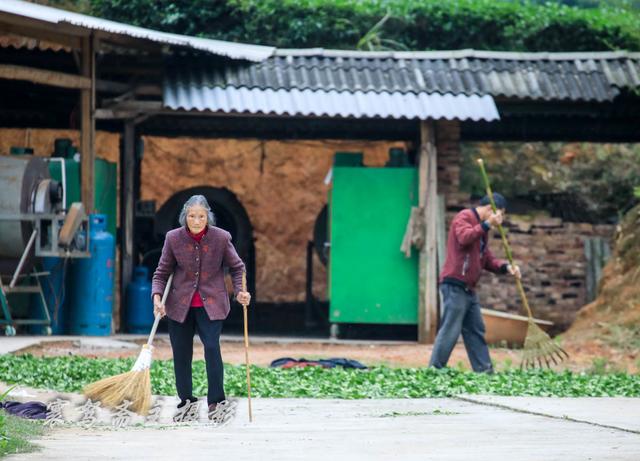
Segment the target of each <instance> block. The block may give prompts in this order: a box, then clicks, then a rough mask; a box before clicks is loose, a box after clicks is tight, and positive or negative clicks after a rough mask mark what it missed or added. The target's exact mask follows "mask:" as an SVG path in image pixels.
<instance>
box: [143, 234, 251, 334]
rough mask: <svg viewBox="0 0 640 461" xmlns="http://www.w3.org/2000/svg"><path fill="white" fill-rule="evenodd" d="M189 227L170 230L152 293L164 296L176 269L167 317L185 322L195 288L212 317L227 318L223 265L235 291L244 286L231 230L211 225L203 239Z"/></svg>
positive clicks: (239, 260)
mask: <svg viewBox="0 0 640 461" xmlns="http://www.w3.org/2000/svg"><path fill="white" fill-rule="evenodd" d="M188 232H189V231H188V230H187V228H186V227H180V228H178V229H173V230H171V231H169V232H167V235H166V237H165V240H164V246H163V247H162V256H160V261H159V262H158V268H157V269H156V271H155V272H154V273H153V279H152V281H151V297H152V298H153V296H154V295H155V294H159V295H160V296H162V294H163V293H164V288H165V286H166V285H167V280H168V279H169V276H170V275H171V273H173V274H174V275H173V282H172V284H171V290H170V291H169V295H168V296H167V300H166V302H165V310H166V314H167V317H169V318H170V319H173V320H175V321H177V322H180V323H182V322H184V320H185V318H186V317H187V314H188V313H189V309H190V304H191V299H192V298H193V295H194V293H195V292H196V290H198V291H199V292H200V297H201V298H202V302H203V304H204V309H205V310H206V311H207V314H208V315H209V318H210V319H211V320H221V319H225V318H227V315H229V310H230V309H231V306H230V305H229V295H228V294H227V289H226V286H225V283H224V268H225V267H228V268H229V272H230V273H231V278H232V280H233V291H234V292H235V294H236V295H237V294H238V293H239V292H240V291H241V290H242V273H243V272H244V270H245V267H244V263H243V262H242V259H240V257H239V256H238V253H237V252H236V249H235V248H234V246H233V244H232V243H231V234H230V233H229V232H227V231H225V230H223V229H220V228H219V227H214V226H209V229H208V230H207V232H206V233H205V234H204V236H203V237H202V240H201V241H200V243H198V242H196V241H195V240H194V239H192V238H191V236H190V235H189V234H188ZM198 309H200V308H198Z"/></svg>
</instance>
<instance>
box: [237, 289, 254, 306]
mask: <svg viewBox="0 0 640 461" xmlns="http://www.w3.org/2000/svg"><path fill="white" fill-rule="evenodd" d="M236 299H237V300H238V302H239V303H240V304H242V305H243V306H248V305H249V303H250V302H251V295H250V294H249V292H248V291H241V292H239V293H238V296H237V298H236Z"/></svg>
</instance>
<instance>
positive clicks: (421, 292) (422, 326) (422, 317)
mask: <svg viewBox="0 0 640 461" xmlns="http://www.w3.org/2000/svg"><path fill="white" fill-rule="evenodd" d="M423 124H424V123H423V122H421V127H420V132H421V138H422V137H423V131H424V130H423V128H422V125H423ZM428 158H429V155H428V152H427V146H426V144H425V143H424V142H422V139H421V143H420V157H419V160H418V205H419V206H420V208H421V209H422V210H423V216H424V209H425V204H426V202H427V168H428ZM418 258H419V259H418V261H419V262H418V342H420V343H422V344H424V343H426V341H427V338H428V336H429V331H428V323H427V309H426V290H425V288H426V284H425V281H426V279H427V250H426V245H423V246H422V248H421V249H420V255H419V256H418Z"/></svg>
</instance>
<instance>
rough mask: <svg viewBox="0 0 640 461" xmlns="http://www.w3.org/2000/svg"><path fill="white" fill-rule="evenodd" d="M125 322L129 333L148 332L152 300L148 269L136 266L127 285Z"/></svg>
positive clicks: (152, 318) (150, 325) (151, 323)
mask: <svg viewBox="0 0 640 461" xmlns="http://www.w3.org/2000/svg"><path fill="white" fill-rule="evenodd" d="M126 298H127V302H126V306H127V308H126V316H125V322H126V325H127V332H129V333H149V331H151V327H152V326H153V321H154V320H155V317H154V316H153V301H152V300H151V282H150V281H149V269H147V268H146V267H145V266H137V267H136V268H135V269H134V272H133V280H132V281H131V283H129V285H127V293H126Z"/></svg>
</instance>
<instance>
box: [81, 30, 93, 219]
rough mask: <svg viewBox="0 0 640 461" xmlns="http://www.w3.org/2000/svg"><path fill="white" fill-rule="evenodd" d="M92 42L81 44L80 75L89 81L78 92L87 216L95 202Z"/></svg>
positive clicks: (82, 172) (82, 196) (82, 185)
mask: <svg viewBox="0 0 640 461" xmlns="http://www.w3.org/2000/svg"><path fill="white" fill-rule="evenodd" d="M94 45H95V44H94V40H93V38H92V37H86V38H84V39H83V42H82V59H81V68H82V75H83V76H84V77H85V78H88V79H89V80H90V81H91V85H90V87H89V88H88V89H83V90H81V92H80V112H81V117H82V118H81V123H80V154H81V162H80V180H81V185H80V196H81V198H82V203H83V204H84V208H85V210H86V212H87V214H90V213H93V210H94V200H95V198H94V197H95V160H96V155H95V118H94V110H95V52H94Z"/></svg>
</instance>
